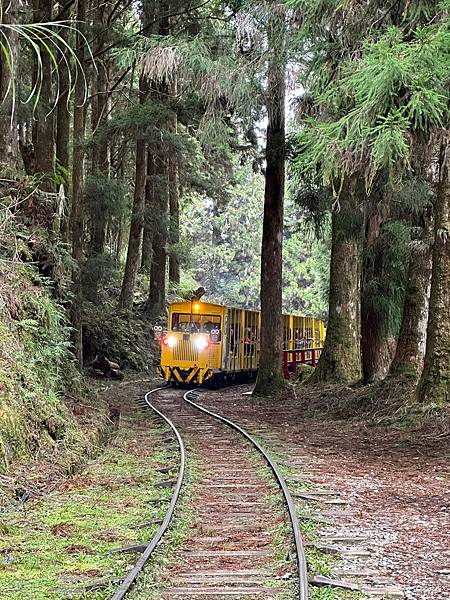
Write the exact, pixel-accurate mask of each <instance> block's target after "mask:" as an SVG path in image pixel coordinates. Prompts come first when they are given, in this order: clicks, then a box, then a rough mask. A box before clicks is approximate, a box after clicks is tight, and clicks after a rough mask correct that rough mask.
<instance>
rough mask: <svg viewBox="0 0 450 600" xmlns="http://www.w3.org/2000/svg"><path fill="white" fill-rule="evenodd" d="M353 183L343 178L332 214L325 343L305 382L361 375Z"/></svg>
mask: <svg viewBox="0 0 450 600" xmlns="http://www.w3.org/2000/svg"><path fill="white" fill-rule="evenodd" d="M357 198H358V195H357V193H356V190H355V186H354V184H353V185H350V182H347V183H346V185H345V188H344V189H343V191H342V193H341V198H340V210H339V211H338V212H334V213H333V216H332V242H331V243H332V245H331V264H330V292H329V309H328V325H327V335H326V340H325V346H324V349H323V352H322V355H321V357H320V359H319V362H318V365H317V368H316V370H315V371H314V373H313V374H312V375H311V377H310V378H309V379H308V382H309V383H317V382H340V383H347V384H348V383H354V382H355V381H358V380H359V379H360V378H361V375H362V369H361V344H360V321H361V308H360V299H361V294H360V273H361V267H360V265H361V256H360V254H361V253H360V240H361V228H362V219H361V218H360V215H359V210H360V209H359V207H358V202H357Z"/></svg>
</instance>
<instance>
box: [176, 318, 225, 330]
mask: <svg viewBox="0 0 450 600" xmlns="http://www.w3.org/2000/svg"><path fill="white" fill-rule="evenodd" d="M220 326H221V318H220V316H219V315H191V314H189V313H172V331H180V332H183V333H211V331H213V330H214V329H219V330H220Z"/></svg>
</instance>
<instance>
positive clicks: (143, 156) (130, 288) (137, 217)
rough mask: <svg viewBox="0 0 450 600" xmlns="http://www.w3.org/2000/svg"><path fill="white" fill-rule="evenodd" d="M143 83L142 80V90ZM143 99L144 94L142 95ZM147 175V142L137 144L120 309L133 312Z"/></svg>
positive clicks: (140, 141)
mask: <svg viewBox="0 0 450 600" xmlns="http://www.w3.org/2000/svg"><path fill="white" fill-rule="evenodd" d="M142 87H143V82H142V80H141V88H142ZM141 97H142V94H141ZM146 174H147V152H146V147H145V140H143V139H138V140H137V142H136V175H135V183H134V199H133V209H132V213H131V224H130V236H129V239H128V251H127V260H126V263H125V272H124V276H123V282H122V290H121V293H120V299H119V307H120V308H123V309H125V310H131V309H132V307H133V294H134V287H135V285H136V275H137V271H138V268H139V256H140V248H141V237H142V228H143V225H144V205H145V180H146Z"/></svg>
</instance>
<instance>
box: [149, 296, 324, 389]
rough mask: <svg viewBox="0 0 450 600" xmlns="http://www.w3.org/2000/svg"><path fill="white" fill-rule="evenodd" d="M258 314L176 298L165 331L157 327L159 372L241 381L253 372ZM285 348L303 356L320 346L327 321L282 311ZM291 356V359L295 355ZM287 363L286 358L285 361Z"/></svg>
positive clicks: (189, 379) (171, 377)
mask: <svg viewBox="0 0 450 600" xmlns="http://www.w3.org/2000/svg"><path fill="white" fill-rule="evenodd" d="M260 328H261V315H260V313H259V312H257V311H252V310H245V309H241V308H230V307H228V306H222V305H220V304H211V303H208V302H201V301H200V300H193V301H185V302H174V303H173V304H171V305H170V307H169V322H168V329H167V332H163V330H162V327H158V326H156V327H155V338H156V339H158V340H159V341H160V344H161V366H160V367H159V374H160V375H161V376H162V377H163V378H164V379H165V380H166V381H168V382H172V383H175V384H197V385H201V384H202V383H204V382H207V381H212V380H214V381H215V382H218V383H224V382H227V381H242V380H245V379H251V378H252V377H254V376H255V375H256V372H257V370H258V364H259V352H260ZM283 328H284V348H285V350H287V351H290V352H288V353H287V354H286V356H289V355H291V354H293V355H294V356H295V353H294V352H292V351H294V350H298V351H300V353H301V354H302V355H303V357H304V358H305V356H306V360H308V359H309V360H310V359H311V355H312V356H316V352H313V350H314V351H315V350H317V351H319V350H320V349H321V348H323V342H324V338H325V324H324V322H323V321H322V320H320V319H316V318H314V317H303V316H296V315H284V316H283ZM294 361H295V359H294ZM285 362H286V361H285Z"/></svg>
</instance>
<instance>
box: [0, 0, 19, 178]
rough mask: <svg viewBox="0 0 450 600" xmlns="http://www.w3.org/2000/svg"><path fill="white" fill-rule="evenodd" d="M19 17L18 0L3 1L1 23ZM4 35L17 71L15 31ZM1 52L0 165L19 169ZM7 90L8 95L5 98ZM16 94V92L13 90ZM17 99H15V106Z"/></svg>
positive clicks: (14, 120)
mask: <svg viewBox="0 0 450 600" xmlns="http://www.w3.org/2000/svg"><path fill="white" fill-rule="evenodd" d="M18 15H19V2H18V0H3V2H2V21H3V23H5V24H15V23H17V20H18ZM4 35H5V37H6V39H7V40H8V42H9V44H10V51H11V56H10V63H12V65H13V66H14V69H17V67H18V62H19V36H18V34H17V33H16V32H15V31H5V32H4ZM16 75H17V73H11V72H10V70H9V66H8V63H7V61H6V58H5V56H4V54H3V52H1V53H0V165H2V166H3V165H7V166H8V167H9V168H11V169H13V170H14V169H18V168H19V134H18V128H17V112H16V107H15V106H14V102H13V90H12V89H11V87H10V84H11V82H12V81H13V79H12V78H15V77H16ZM8 88H9V94H8V96H7V92H8ZM15 93H16V94H17V90H15ZM17 103H18V99H17V98H16V105H17Z"/></svg>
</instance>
